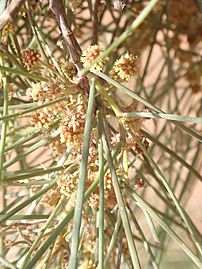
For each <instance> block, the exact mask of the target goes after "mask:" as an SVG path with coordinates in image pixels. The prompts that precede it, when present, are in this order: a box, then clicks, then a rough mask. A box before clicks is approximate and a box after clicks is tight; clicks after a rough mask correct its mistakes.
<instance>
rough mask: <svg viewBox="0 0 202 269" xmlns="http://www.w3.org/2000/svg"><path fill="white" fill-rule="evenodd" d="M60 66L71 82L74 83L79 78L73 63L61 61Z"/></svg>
mask: <svg viewBox="0 0 202 269" xmlns="http://www.w3.org/2000/svg"><path fill="white" fill-rule="evenodd" d="M59 65H60V67H61V69H62V71H63V73H64V75H65V76H66V78H67V79H68V80H70V81H74V78H76V76H77V69H76V66H75V65H74V64H73V63H72V62H69V61H65V60H60V61H59Z"/></svg>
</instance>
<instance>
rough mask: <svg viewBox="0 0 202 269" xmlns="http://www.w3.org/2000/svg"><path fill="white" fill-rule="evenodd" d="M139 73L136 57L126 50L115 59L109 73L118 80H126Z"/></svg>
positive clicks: (135, 76)
mask: <svg viewBox="0 0 202 269" xmlns="http://www.w3.org/2000/svg"><path fill="white" fill-rule="evenodd" d="M138 73H139V61H138V57H137V56H135V55H133V54H129V53H128V52H127V53H126V54H124V55H122V56H121V57H120V59H118V60H116V62H115V63H114V65H113V68H112V70H111V71H110V75H111V77H112V78H113V79H115V80H117V81H119V82H128V81H130V80H132V79H133V78H137V77H138Z"/></svg>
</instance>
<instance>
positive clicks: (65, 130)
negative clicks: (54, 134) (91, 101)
mask: <svg viewBox="0 0 202 269" xmlns="http://www.w3.org/2000/svg"><path fill="white" fill-rule="evenodd" d="M86 111H87V100H86V99H85V97H84V96H83V95H78V96H77V98H76V99H75V98H73V99H71V104H70V105H68V107H67V108H66V111H65V112H64V114H63V118H62V120H61V122H60V126H59V130H60V142H61V143H62V144H63V143H68V142H70V143H72V145H73V147H74V149H78V150H79V149H80V148H81V144H82V141H83V132H84V126H85V119H86Z"/></svg>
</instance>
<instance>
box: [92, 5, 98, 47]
mask: <svg viewBox="0 0 202 269" xmlns="http://www.w3.org/2000/svg"><path fill="white" fill-rule="evenodd" d="M99 4H100V0H95V3H94V6H93V14H92V22H93V36H92V45H95V44H97V43H98V7H99Z"/></svg>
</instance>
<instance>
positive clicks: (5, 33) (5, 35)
mask: <svg viewBox="0 0 202 269" xmlns="http://www.w3.org/2000/svg"><path fill="white" fill-rule="evenodd" d="M14 32H15V26H14V24H13V23H7V24H6V25H5V26H4V27H3V29H2V33H1V34H2V39H1V42H2V44H6V42H7V39H8V36H9V34H13V33H14Z"/></svg>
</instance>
